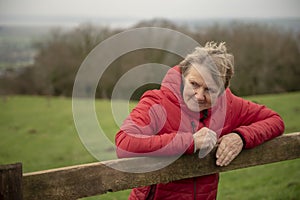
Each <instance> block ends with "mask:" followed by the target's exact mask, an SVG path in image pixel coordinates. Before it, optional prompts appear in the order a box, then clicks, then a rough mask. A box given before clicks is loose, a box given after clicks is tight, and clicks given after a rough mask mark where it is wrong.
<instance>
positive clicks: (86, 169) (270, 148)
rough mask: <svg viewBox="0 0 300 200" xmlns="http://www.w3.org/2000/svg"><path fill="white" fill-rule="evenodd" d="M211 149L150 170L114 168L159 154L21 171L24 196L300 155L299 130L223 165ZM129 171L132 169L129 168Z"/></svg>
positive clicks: (79, 193) (133, 183) (128, 184)
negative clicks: (136, 171) (30, 171)
mask: <svg viewBox="0 0 300 200" xmlns="http://www.w3.org/2000/svg"><path fill="white" fill-rule="evenodd" d="M215 152H216V149H214V150H213V151H212V152H211V153H210V154H209V155H208V156H206V157H205V158H203V159H199V158H198V157H197V155H184V156H182V157H180V158H179V159H177V160H176V161H175V162H173V163H172V164H170V165H168V166H166V167H164V168H162V169H159V170H156V171H151V172H146V173H128V172H122V171H118V170H115V169H114V168H116V167H118V168H120V166H122V167H123V168H124V167H125V168H126V166H136V168H137V169H141V168H145V169H147V168H149V166H150V167H151V165H155V163H160V162H162V161H163V160H164V159H166V158H163V157H151V158H145V157H141V158H126V159H117V160H111V161H105V162H98V163H91V164H84V165H77V166H70V167H65V168H58V169H52V170H45V171H39V172H33V173H25V174H24V175H23V180H22V190H23V198H24V199H31V200H35V199H45V200H47V199H78V198H82V197H87V196H94V195H99V194H105V193H107V192H115V191H120V190H125V189H131V188H134V187H139V186H145V185H152V184H156V183H167V182H170V181H175V180H180V179H185V178H191V177H197V176H203V175H208V174H213V173H219V172H225V171H230V170H234V169H240V168H246V167H251V166H257V165H263V164H268V163H274V162H279V161H284V160H291V159H296V158H300V133H299V132H298V133H290V134H285V135H282V136H280V137H277V138H274V139H273V140H270V141H268V142H266V143H264V144H262V145H260V146H258V147H255V148H253V149H245V150H243V151H242V152H241V153H240V155H239V156H238V157H237V158H236V159H235V160H233V161H232V162H231V163H230V165H228V166H226V167H219V166H216V164H215V162H216V159H215ZM130 171H133V170H132V169H130Z"/></svg>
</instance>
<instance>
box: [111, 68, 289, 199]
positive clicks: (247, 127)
mask: <svg viewBox="0 0 300 200" xmlns="http://www.w3.org/2000/svg"><path fill="white" fill-rule="evenodd" d="M181 77H182V76H181V74H180V70H179V68H178V67H173V68H171V69H170V70H169V71H168V73H167V74H166V76H165V78H164V80H163V82H162V85H161V88H160V90H151V91H147V92H146V93H145V94H144V95H143V96H142V98H141V100H140V101H139V103H138V105H137V106H136V107H135V108H134V109H133V111H132V112H131V113H130V115H129V116H128V117H127V119H126V120H125V121H124V123H123V125H122V126H121V128H120V131H119V132H118V133H117V135H116V138H115V142H116V145H117V147H118V148H117V154H118V156H119V157H120V158H124V157H134V156H161V155H164V156H165V155H182V154H184V153H185V154H192V153H194V143H193V137H192V134H193V133H194V132H196V131H197V130H199V129H201V128H202V127H208V128H210V129H212V130H214V131H215V132H216V133H217V134H218V137H221V136H222V135H224V134H228V133H231V132H237V133H239V135H241V137H242V138H243V140H244V147H245V148H253V147H255V146H257V145H259V144H261V143H263V142H265V141H267V140H270V139H272V138H274V137H276V136H278V135H280V134H282V133H283V130H284V124H283V121H282V119H281V118H280V116H279V115H278V114H277V113H275V112H274V111H272V110H270V109H268V108H266V107H265V106H263V105H258V104H255V103H252V102H250V101H246V100H244V99H242V98H239V97H237V96H235V95H233V94H232V93H231V91H230V89H226V91H225V92H224V94H223V95H221V96H220V97H219V100H218V101H217V103H216V105H215V106H214V107H212V108H211V109H209V110H205V111H202V112H201V113H196V112H193V111H190V110H189V109H188V108H187V107H186V105H185V103H184V101H183V99H182V96H181V90H182V79H181ZM199 161H201V160H199ZM218 179H219V175H218V174H213V175H208V176H201V177H196V178H190V179H184V180H180V181H174V182H170V183H167V184H157V185H152V186H146V187H140V188H135V189H133V190H132V192H131V194H130V197H129V199H139V200H142V199H165V200H167V199H172V200H173V199H207V200H209V199H216V196H217V187H218Z"/></svg>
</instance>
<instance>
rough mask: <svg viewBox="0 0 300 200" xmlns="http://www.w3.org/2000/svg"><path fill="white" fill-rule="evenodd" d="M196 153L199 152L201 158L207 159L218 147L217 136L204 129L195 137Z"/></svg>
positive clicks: (195, 134)
mask: <svg viewBox="0 0 300 200" xmlns="http://www.w3.org/2000/svg"><path fill="white" fill-rule="evenodd" d="M193 137H194V144H195V151H197V150H199V158H203V157H205V156H206V155H207V154H208V153H209V152H210V151H211V150H212V149H213V148H214V146H215V145H216V143H217V134H216V133H215V132H214V131H212V130H210V129H208V128H206V127H203V128H201V129H200V130H199V131H197V132H196V133H194V135H193Z"/></svg>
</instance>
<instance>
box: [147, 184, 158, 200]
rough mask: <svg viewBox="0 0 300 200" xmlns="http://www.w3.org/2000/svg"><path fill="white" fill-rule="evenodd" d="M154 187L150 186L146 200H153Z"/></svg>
mask: <svg viewBox="0 0 300 200" xmlns="http://www.w3.org/2000/svg"><path fill="white" fill-rule="evenodd" d="M155 190H156V185H151V186H150V190H149V192H148V194H147V197H146V200H153V199H154V196H155Z"/></svg>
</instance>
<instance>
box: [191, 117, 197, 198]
mask: <svg viewBox="0 0 300 200" xmlns="http://www.w3.org/2000/svg"><path fill="white" fill-rule="evenodd" d="M191 125H192V129H193V134H194V133H195V132H196V125H195V122H194V121H191ZM193 182H194V200H196V190H197V182H196V178H195V177H194V178H193Z"/></svg>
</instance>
